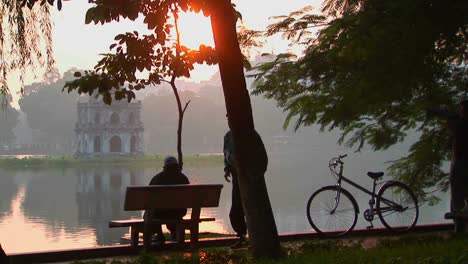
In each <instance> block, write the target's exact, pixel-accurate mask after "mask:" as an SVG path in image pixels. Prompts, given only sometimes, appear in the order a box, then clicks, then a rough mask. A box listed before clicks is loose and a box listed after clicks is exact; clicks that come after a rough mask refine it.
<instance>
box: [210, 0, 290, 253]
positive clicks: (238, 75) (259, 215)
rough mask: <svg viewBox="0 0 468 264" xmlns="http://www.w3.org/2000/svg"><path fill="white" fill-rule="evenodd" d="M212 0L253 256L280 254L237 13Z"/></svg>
mask: <svg viewBox="0 0 468 264" xmlns="http://www.w3.org/2000/svg"><path fill="white" fill-rule="evenodd" d="M211 3H212V8H211V23H212V28H213V35H214V41H215V47H216V51H217V54H218V59H219V71H220V74H221V81H222V85H223V90H224V98H225V102H226V110H227V113H228V118H229V126H230V129H231V132H232V137H233V143H234V148H235V151H236V159H237V162H238V173H239V188H240V192H241V198H242V203H243V207H244V211H245V214H246V218H247V229H248V233H249V240H250V243H251V245H252V248H253V256H254V257H257V258H277V257H279V256H280V254H281V250H280V249H281V248H280V244H279V240H278V231H277V229H276V224H275V219H274V216H273V211H272V209H271V204H270V200H269V198H268V192H267V188H266V184H265V178H264V173H265V170H261V169H260V170H259V169H258V168H259V167H262V166H263V165H264V166H265V168H266V160H264V159H262V158H261V157H262V155H261V154H262V153H264V155H265V157H266V152H265V147H264V145H263V143H262V141H261V139H260V137H257V136H256V133H255V130H254V122H253V117H252V107H251V104H250V97H249V93H248V91H247V87H246V83H245V77H244V69H243V64H242V54H241V50H240V47H239V42H238V40H237V33H236V17H235V13H234V10H233V8H232V6H231V1H230V0H216V1H211ZM262 163H265V164H262Z"/></svg>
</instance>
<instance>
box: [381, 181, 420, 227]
mask: <svg viewBox="0 0 468 264" xmlns="http://www.w3.org/2000/svg"><path fill="white" fill-rule="evenodd" d="M377 213H378V215H379V218H380V221H382V224H383V225H384V226H385V227H386V228H387V229H389V230H391V231H394V232H406V231H409V230H411V228H413V227H414V226H415V225H416V222H417V221H418V216H419V208H418V201H417V200H416V196H415V195H414V194H413V192H412V191H411V189H410V188H409V187H408V186H406V185H405V184H403V183H401V182H396V181H395V182H390V183H387V184H385V185H384V186H382V188H381V189H380V190H379V192H378V193H377Z"/></svg>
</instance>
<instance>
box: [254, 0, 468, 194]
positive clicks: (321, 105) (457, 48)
mask: <svg viewBox="0 0 468 264" xmlns="http://www.w3.org/2000/svg"><path fill="white" fill-rule="evenodd" d="M467 9H468V6H467V5H466V2H465V1H460V0H455V1H448V2H447V1H442V0H413V1H404V0H395V1H380V0H326V1H325V2H324V4H323V7H322V14H316V13H313V10H311V9H310V8H309V7H307V8H304V9H302V10H299V11H297V12H293V13H291V14H290V15H289V16H281V17H276V19H277V22H276V23H274V24H272V25H270V26H269V28H268V30H267V34H268V35H272V34H276V33H282V34H283V36H284V37H286V38H288V39H290V40H291V41H292V43H294V44H295V43H300V44H304V45H306V48H305V50H304V53H303V55H302V56H301V57H300V58H298V59H295V58H294V57H292V56H293V55H291V54H280V55H278V56H277V57H276V59H275V60H273V61H271V62H268V63H265V64H262V65H260V66H258V67H256V70H257V72H256V73H255V74H253V75H254V76H255V77H256V82H255V85H256V87H255V90H254V92H253V93H254V94H263V95H264V96H266V97H268V98H273V99H275V100H276V101H277V102H278V105H279V106H281V107H282V108H284V109H285V110H286V111H287V112H288V117H287V119H286V121H285V126H288V125H289V123H290V122H291V120H293V119H295V121H296V124H295V128H296V129H298V128H299V127H300V126H303V125H306V126H307V125H312V124H315V123H317V124H319V125H321V127H322V130H324V129H329V130H332V129H335V128H336V129H340V130H341V131H342V135H341V137H340V139H339V142H340V143H345V144H346V145H347V146H357V150H360V149H361V148H362V147H363V146H364V145H365V144H369V145H370V146H372V148H373V149H374V150H384V149H387V148H388V147H390V146H392V145H394V144H396V143H398V142H401V141H403V140H404V139H405V138H406V136H407V135H408V133H410V132H414V131H417V133H418V134H419V139H418V141H417V142H416V143H414V144H413V145H412V147H411V149H410V153H409V155H407V156H406V157H403V158H401V159H399V160H398V161H396V162H394V163H393V165H392V166H391V168H390V171H391V173H392V174H393V176H397V177H399V178H401V179H403V180H404V181H406V182H407V183H409V184H410V185H411V186H412V187H417V189H418V190H419V195H420V196H424V194H425V193H424V191H423V190H424V189H426V188H428V187H433V186H434V185H437V184H438V186H439V187H441V188H443V189H444V188H446V187H447V181H446V179H447V177H446V176H447V173H446V172H444V171H443V170H442V166H443V164H444V161H446V160H447V159H448V156H449V148H448V147H447V142H448V131H447V129H446V124H445V121H444V120H441V119H437V118H435V117H434V116H429V115H427V110H428V109H431V108H433V107H438V106H445V107H447V108H448V109H450V110H454V107H455V105H456V104H457V103H458V102H459V101H460V100H461V99H463V98H465V97H466V94H467V92H468V85H467V83H468V78H467V76H468V75H467V66H466V65H467V62H468V46H467V44H466V43H468V26H467V25H468V16H466V14H467V11H468V10H467ZM314 28H318V31H317V33H316V34H315V33H314V31H312V30H313V29H314Z"/></svg>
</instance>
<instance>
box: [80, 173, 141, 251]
mask: <svg viewBox="0 0 468 264" xmlns="http://www.w3.org/2000/svg"><path fill="white" fill-rule="evenodd" d="M143 179H144V170H143V169H142V168H132V169H128V168H98V169H89V168H88V169H80V170H79V171H78V183H77V185H76V189H77V190H76V203H77V205H78V209H77V212H78V217H77V218H78V223H79V224H80V225H86V226H87V227H92V228H95V231H96V244H98V245H108V244H113V243H116V242H119V239H120V237H122V235H123V234H124V233H125V232H126V230H125V229H109V228H108V222H109V220H112V219H128V218H132V217H139V216H140V213H139V212H125V211H123V202H124V196H125V189H126V187H127V186H129V185H143V184H144V182H143Z"/></svg>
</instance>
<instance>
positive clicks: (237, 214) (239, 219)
mask: <svg viewBox="0 0 468 264" xmlns="http://www.w3.org/2000/svg"><path fill="white" fill-rule="evenodd" d="M255 136H256V137H257V140H259V141H258V142H259V144H261V149H259V151H258V153H256V154H257V155H260V160H261V161H262V162H260V163H259V164H256V166H255V168H254V169H258V170H261V172H262V173H265V171H266V168H267V165H268V157H267V154H266V151H265V147H264V146H263V142H262V141H261V138H260V135H258V133H257V132H255ZM223 153H224V178H225V179H226V181H227V182H230V180H229V177H230V176H232V203H231V210H230V211H229V220H230V221H231V226H232V229H234V231H235V232H236V236H237V237H239V240H238V241H237V242H236V243H234V244H233V245H232V246H231V248H233V249H234V248H239V247H242V246H243V244H244V242H245V236H246V234H247V223H246V220H245V214H244V209H243V207H242V199H241V193H240V189H239V178H238V168H237V165H236V158H235V151H234V143H233V141H232V134H231V131H228V132H227V133H226V134H225V135H224V146H223Z"/></svg>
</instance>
